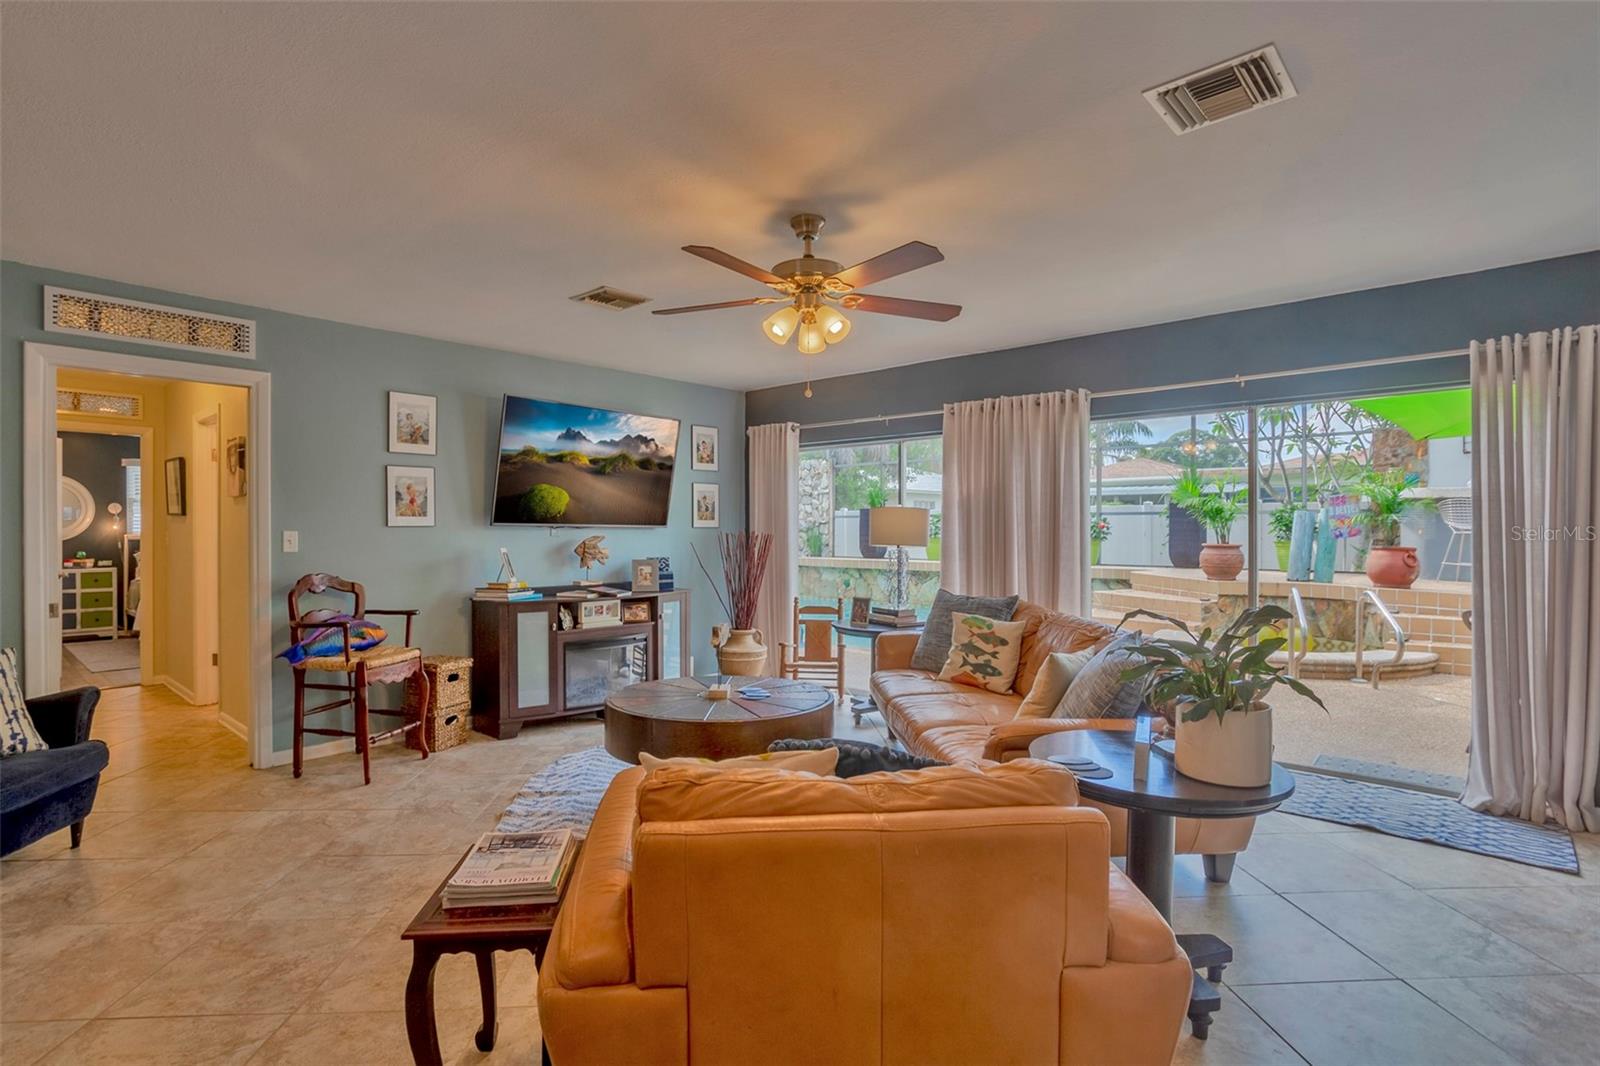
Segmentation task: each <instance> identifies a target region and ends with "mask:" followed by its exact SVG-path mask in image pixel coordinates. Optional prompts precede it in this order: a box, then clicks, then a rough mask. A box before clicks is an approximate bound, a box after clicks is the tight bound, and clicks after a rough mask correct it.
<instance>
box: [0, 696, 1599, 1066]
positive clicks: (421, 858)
mask: <svg viewBox="0 0 1600 1066" xmlns="http://www.w3.org/2000/svg"><path fill="white" fill-rule="evenodd" d="M836 728H837V730H838V732H839V734H840V735H845V736H852V735H853V736H859V737H861V738H863V739H882V730H881V725H880V724H879V721H878V719H877V718H876V716H869V717H868V719H867V721H866V722H865V723H864V724H863V725H862V727H860V728H859V729H857V728H855V727H854V726H853V725H852V724H851V719H850V715H849V714H848V713H847V712H840V714H839V715H838V724H837V727H836ZM95 734H96V735H97V736H99V737H100V738H101V739H103V740H105V741H106V742H107V743H108V744H109V745H110V746H111V765H110V767H109V768H108V769H107V771H106V775H105V778H104V781H103V784H102V785H101V791H100V798H99V801H98V802H97V804H96V812H95V814H94V815H93V816H92V817H91V818H90V820H89V823H88V826H87V830H86V833H85V838H84V844H83V847H82V848H81V849H80V850H78V851H77V852H73V851H71V850H69V849H68V847H67V840H66V834H65V833H64V832H63V833H60V834H57V835H56V836H53V837H51V838H49V839H47V840H43V841H40V842H39V843H38V844H35V845H34V846H32V847H30V848H27V849H25V850H24V851H22V852H18V853H17V854H16V855H13V856H10V857H8V858H7V859H6V861H5V862H4V863H0V1061H3V1062H4V1063H5V1064H6V1066H27V1064H29V1063H35V1062H43V1063H118V1064H124V1063H126V1064H132V1063H163V1064H171V1063H245V1062H249V1063H252V1064H260V1063H308V1064H319V1066H320V1064H326V1063H340V1064H360V1063H375V1064H376V1063H403V1062H407V1061H409V1053H408V1051H407V1047H406V1040H405V1024H404V1017H403V1014H402V995H403V993H402V989H403V985H404V982H405V976H406V971H407V967H408V965H409V950H408V948H407V946H406V945H405V944H404V943H402V942H401V941H400V939H399V933H400V930H401V929H402V928H403V927H404V926H405V924H406V922H407V921H408V920H409V919H410V918H411V916H412V914H413V913H415V911H416V909H417V907H419V906H420V905H421V903H422V901H423V900H424V899H425V898H426V896H427V895H428V893H429V892H430V891H431V890H432V888H433V887H434V885H435V884H436V883H437V882H438V880H439V878H441V877H442V876H443V875H444V873H445V872H446V871H447V870H448V868H449V866H450V864H451V863H452V862H453V861H454V860H455V858H456V857H457V856H459V854H460V853H461V852H462V851H463V850H464V849H465V848H466V847H467V845H468V844H469V843H470V842H471V841H472V840H473V839H474V838H475V837H476V835H477V834H478V833H480V832H482V831H483V830H485V829H487V828H490V827H492V825H493V824H494V821H495V819H496V818H497V816H498V815H499V813H500V811H501V810H502V809H503V808H504V806H505V804H506V802H507V801H508V800H509V799H510V797H511V795H512V794H513V793H514V792H515V791H516V790H517V788H518V787H519V786H520V784H521V783H522V782H523V781H524V780H525V779H526V778H527V777H528V776H529V775H530V774H531V773H533V772H534V771H536V770H537V769H539V768H540V767H542V766H544V765H545V764H547V763H548V762H549V761H550V760H552V759H554V758H555V757H557V756H559V755H561V754H564V753H566V752H570V751H576V750H578V749H581V748H585V747H590V746H592V745H594V744H596V743H598V742H599V739H600V727H599V724H598V723H597V722H595V721H593V720H572V721H567V722H562V723H553V724H550V725H547V726H542V727H537V728H535V727H530V728H528V729H525V730H524V731H523V732H522V734H521V736H519V737H518V738H516V739H515V740H510V741H504V742H496V741H491V740H488V739H486V738H481V737H475V738H474V739H473V741H472V742H471V743H469V744H467V745H465V746H463V747H460V748H456V749H452V750H451V751H447V752H441V753H438V754H437V755H435V756H434V757H433V758H431V759H429V760H427V761H426V762H423V761H420V760H418V759H417V758H416V757H415V755H414V753H412V752H408V751H406V750H405V749H404V748H400V747H397V746H392V745H391V746H385V747H383V748H381V749H380V750H379V751H378V752H377V753H375V756H374V763H375V765H374V768H373V784H372V785H371V786H370V787H366V788H363V787H362V786H361V784H360V766H359V763H358V762H357V761H356V760H355V758H354V757H353V756H338V757H335V758H330V759H322V760H317V761H315V762H312V763H310V764H309V765H308V768H307V773H306V776H305V777H304V778H302V779H301V780H300V781H294V780H293V779H292V778H291V777H290V776H289V773H288V771H287V769H281V770H273V771H253V770H250V769H248V768H247V767H246V765H245V753H244V745H243V743H242V742H241V741H240V740H239V739H238V738H237V737H235V736H234V735H232V734H231V733H228V732H227V731H225V730H224V729H222V728H221V727H220V726H218V725H217V722H216V715H215V711H214V709H210V708H193V707H188V706H186V705H184V704H182V703H179V702H177V701H176V700H174V699H172V698H170V697H164V696H162V695H160V694H159V693H158V691H157V690H155V689H138V688H127V689H118V690H115V691H112V692H108V693H106V694H105V697H104V699H103V700H102V704H101V709H100V712H99V714H98V715H97V716H96V721H95ZM1579 848H1580V853H1581V856H1582V859H1583V861H1584V863H1585V870H1584V876H1583V877H1571V876H1567V875H1562V874H1554V873H1549V872H1545V871H1539V870H1534V869H1532V868H1529V867H1524V866H1517V865H1515V864H1511V863H1504V862H1498V861H1496V860H1491V859H1484V858H1480V857H1476V856H1471V855H1466V854H1464V853H1460V852H1453V851H1448V850H1445V849H1439V848H1434V847H1430V846H1428V845H1423V844H1415V843H1412V842H1409V841H1402V840H1394V839H1391V838H1387V837H1382V836H1378V835H1377V834H1373V833H1367V832H1363V831H1359V830H1347V829H1345V828H1344V827H1341V826H1333V825H1329V824H1326V823H1321V822H1312V821H1307V820H1304V819H1296V818H1291V817H1288V816H1284V815H1271V816H1269V817H1267V818H1266V819H1263V820H1262V823H1261V825H1260V827H1259V829H1258V833H1257V836H1256V838H1255V840H1254V841H1253V842H1252V844H1251V847H1250V850H1249V851H1248V852H1246V853H1245V855H1243V856H1242V857H1241V858H1240V860H1239V869H1238V870H1237V871H1236V873H1235V875H1234V879H1233V881H1232V883H1231V884H1229V885H1226V886H1218V885H1210V884H1208V883H1207V882H1206V881H1205V879H1204V877H1203V876H1201V873H1200V863H1199V860H1198V858H1195V857H1192V856H1191V857H1184V858H1182V859H1180V861H1179V865H1178V870H1177V876H1176V878H1175V894H1176V896H1177V900H1176V903H1175V906H1174V910H1175V915H1174V921H1175V924H1176V925H1177V926H1178V928H1179V929H1180V930H1202V929H1204V930H1210V931H1213V932H1218V933H1221V934H1223V935H1224V936H1226V937H1227V938H1228V939H1230V940H1231V941H1232V942H1233V944H1234V947H1235V950H1236V952H1237V954H1238V961H1237V962H1236V963H1235V964H1234V965H1233V966H1232V967H1230V968H1229V970H1228V973H1227V978H1228V979H1227V982H1226V984H1227V987H1226V988H1225V990H1224V999H1225V1003H1224V1007H1223V1013H1222V1014H1221V1015H1220V1016H1219V1017H1218V1019H1217V1022H1216V1025H1215V1026H1214V1027H1213V1029H1212V1037H1211V1039H1210V1040H1209V1041H1206V1042H1203V1043H1202V1042H1201V1041H1197V1040H1194V1039H1192V1038H1191V1037H1188V1036H1187V1035H1186V1036H1185V1037H1184V1038H1183V1040H1182V1041H1181V1043H1180V1045H1179V1048H1178V1053H1177V1056H1176V1058H1175V1060H1174V1061H1176V1062H1182V1063H1228V1064H1244V1063H1298V1062H1311V1063H1315V1064H1319V1066H1320V1064H1323V1063H1444V1062H1451V1063H1465V1062H1524V1063H1538V1064H1541V1066H1542V1064H1545V1063H1552V1064H1553V1063H1565V1062H1574V1063H1576V1062H1580V1061H1581V1062H1589V1061H1592V1049H1593V1045H1594V1039H1595V1034H1596V1033H1600V1005H1597V1004H1600V996H1596V995H1595V991H1596V989H1597V987H1600V925H1597V923H1596V922H1595V920H1594V918H1595V915H1596V914H1597V913H1600V841H1597V840H1596V838H1593V837H1588V838H1583V839H1581V840H1580V842H1579ZM534 979H535V975H534V972H533V965H532V961H531V959H529V958H528V956H526V955H519V956H514V957H508V958H503V959H502V962H501V965H500V967H499V986H500V989H499V995H500V1002H501V1005H502V1010H501V1024H500V1041H499V1046H498V1047H497V1048H496V1050H495V1051H494V1052H493V1053H492V1054H489V1055H484V1054H481V1053H480V1052H478V1051H477V1050H476V1049H474V1048H473V1046H472V1033H473V1030H474V1029H475V1028H476V1026H477V1024H478V1015H477V990H476V976H475V974H474V972H473V969H472V966H471V963H470V960H468V959H466V958H465V957H462V956H452V957H447V958H446V959H445V960H444V961H443V962H442V963H441V965H440V970H439V973H438V978H437V983H436V987H437V997H438V1001H437V1002H438V1012H439V1031H440V1040H441V1046H442V1048H443V1051H444V1057H445V1061H446V1062H450V1063H480V1062H517V1063H528V1062H531V1061H534V1060H533V1056H534V1054H535V1053H536V1049H537V1047H538V1034H539V1026H538V1017H537V1011H536V1008H535V1003H534V999H535V997H534Z"/></svg>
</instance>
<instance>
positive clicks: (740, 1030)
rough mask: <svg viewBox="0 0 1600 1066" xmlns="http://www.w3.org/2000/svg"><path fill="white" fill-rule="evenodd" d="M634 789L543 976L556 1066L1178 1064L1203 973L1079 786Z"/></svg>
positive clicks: (944, 773) (566, 910) (570, 903)
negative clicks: (1130, 872)
mask: <svg viewBox="0 0 1600 1066" xmlns="http://www.w3.org/2000/svg"><path fill="white" fill-rule="evenodd" d="M642 781H643V771H642V770H637V769H635V770H630V771H627V772H625V773H624V774H622V775H621V776H620V777H618V778H617V780H616V782H615V783H614V784H613V785H612V786H611V789H610V790H609V791H608V792H607V794H606V796H605V799H604V801H603V802H602V803H601V806H600V809H599V812H598V814H597V816H596V819H595V823H594V827H593V830H592V831H591V833H590V836H589V839H588V841H587V843H586V844H585V846H584V850H583V854H582V857H581V859H580V861H579V864H578V868H577V870H576V871H575V873H574V878H573V882H572V884H571V886H570V887H569V889H568V894H567V901H566V903H565V904H564V905H563V907H562V911H561V916H560V918H559V920H558V921H557V923H556V928H555V931H554V934H553V936H552V940H551V944H550V950H549V952H548V953H547V955H546V957H545V962H544V966H543V967H542V969H541V972H540V974H539V1017H540V1021H541V1024H542V1026H543V1029H544V1037H545V1041H546V1043H547V1046H548V1047H549V1050H550V1055H551V1060H552V1061H553V1062H554V1063H555V1064H556V1066H585V1064H595V1066H600V1064H605V1066H612V1064H617V1063H630V1064H634V1063H639V1064H643V1063H651V1064H654V1063H678V1064H690V1063H693V1064H707V1063H718V1064H720V1063H729V1064H740V1066H742V1064H748V1063H756V1062H759V1063H764V1064H765V1063H819V1064H820V1063H829V1064H835V1063H837V1064H852V1063H862V1064H867V1063H871V1064H874V1066H878V1064H884V1063H888V1064H899V1063H904V1064H908V1066H909V1064H916V1066H925V1064H937V1063H951V1064H956V1063H959V1064H963V1066H965V1064H970V1063H975V1062H985V1063H987V1062H1013V1063H1039V1064H1047V1063H1109V1062H1115V1063H1130V1064H1136V1063H1151V1064H1154V1063H1166V1062H1168V1061H1169V1060H1170V1058H1171V1055H1172V1052H1173V1049H1174V1047H1175V1046H1176V1043H1177V1039H1178V1032H1179V1026H1180V1025H1181V1023H1182V1020H1183V1016H1184V1012H1185V1010H1186V1009H1187V1003H1188V996H1189V985H1190V970H1189V966H1188V961H1187V959H1186V958H1185V957H1184V956H1183V954H1182V952H1181V951H1180V950H1179V949H1178V946H1177V942H1176V940H1175V939H1174V937H1173V935H1172V931H1171V930H1170V929H1169V928H1168V927H1167V925H1166V923H1165V922H1163V921H1162V920H1161V917H1160V916H1159V915H1158V914H1157V913H1156V911H1155V910H1154V908H1152V907H1151V906H1150V905H1149V903H1147V902H1146V901H1145V899H1144V897H1143V896H1141V895H1140V894H1139V892H1138V891H1137V889H1135V888H1133V886H1132V885H1131V884H1130V883H1129V882H1128V881H1127V880H1126V878H1124V877H1123V875H1122V874H1121V873H1120V872H1118V871H1117V870H1116V868H1115V867H1113V866H1112V865H1111V863H1110V860H1109V847H1108V829H1107V824H1106V820H1105V818H1104V817H1103V816H1102V815H1101V814H1100V813H1099V812H1098V811H1096V810H1094V809H1092V808H1088V807H1078V806H1075V805H1074V801H1075V800H1076V797H1077V786H1076V783H1075V782H1074V780H1073V779H1072V777H1071V775H1069V774H1066V773H1063V772H1061V771H1060V770H1059V769H1057V768H1055V767H1052V766H1050V765H1048V764H1044V763H1038V762H1034V761H1032V760H1022V761H1018V762H1014V763H1010V764H1007V765H1006V766H997V767H982V768H980V767H955V766H952V767H940V768H937V769H934V770H924V771H918V772H915V773H908V774H872V775H868V776H866V777H858V778H853V779H851V780H848V781H843V780H840V779H838V778H819V777H816V776H815V775H811V774H799V773H793V772H784V771H773V770H766V769H760V770H732V771H716V770H711V769H706V768H701V767H671V768H667V769H661V770H657V771H655V772H654V774H653V775H652V776H651V777H650V779H649V780H648V781H643V784H642V787H641V782H642Z"/></svg>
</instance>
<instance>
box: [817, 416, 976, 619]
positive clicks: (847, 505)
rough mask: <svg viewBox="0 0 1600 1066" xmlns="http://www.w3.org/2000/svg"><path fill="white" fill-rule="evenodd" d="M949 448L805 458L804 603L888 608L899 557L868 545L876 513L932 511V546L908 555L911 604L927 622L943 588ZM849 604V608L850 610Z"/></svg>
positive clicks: (906, 444)
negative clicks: (862, 600)
mask: <svg viewBox="0 0 1600 1066" xmlns="http://www.w3.org/2000/svg"><path fill="white" fill-rule="evenodd" d="M943 478H944V441H943V439H942V438H939V437H916V438H910V439H906V440H897V441H887V442H883V443H877V444H856V445H845V446H837V447H828V448H802V449H801V450H800V514H799V520H800V590H799V592H800V598H801V600H802V601H803V602H805V603H812V604H821V603H831V602H833V601H834V600H837V599H840V598H843V599H845V600H846V601H848V600H849V599H850V598H851V597H854V596H866V597H870V598H871V599H872V600H874V601H875V602H879V603H887V602H888V600H889V598H890V584H891V581H892V579H893V576H894V559H893V556H892V555H891V554H890V553H891V551H892V549H888V548H878V547H874V546H872V545H871V544H869V543H867V537H866V532H867V512H868V511H870V510H871V509H872V508H874V507H885V506H902V507H923V508H926V509H927V510H928V511H929V519H928V546H927V547H926V548H908V549H907V552H908V553H909V555H910V559H911V604H912V606H913V607H915V608H917V609H918V611H919V613H922V614H926V612H927V609H928V607H929V606H931V605H932V603H933V594H934V592H936V591H937V590H938V587H939V545H940V534H941V526H942V522H941V520H942V518H943V511H944V508H943V506H942V503H941V501H942V499H943ZM849 606H850V605H849V603H848V602H847V603H846V604H845V608H846V609H847V610H848V609H849Z"/></svg>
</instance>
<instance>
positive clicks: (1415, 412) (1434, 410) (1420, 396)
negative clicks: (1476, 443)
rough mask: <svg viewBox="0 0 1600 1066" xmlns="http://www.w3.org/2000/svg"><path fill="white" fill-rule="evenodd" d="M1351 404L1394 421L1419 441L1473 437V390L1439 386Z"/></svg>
mask: <svg viewBox="0 0 1600 1066" xmlns="http://www.w3.org/2000/svg"><path fill="white" fill-rule="evenodd" d="M1351 406H1353V407H1359V408H1361V410H1363V411H1366V412H1367V413H1368V414H1373V415H1377V416H1378V417H1379V418H1382V419H1384V420H1385V421H1388V422H1393V423H1394V424H1395V425H1397V426H1399V427H1400V428H1401V429H1403V430H1405V431H1406V432H1407V433H1409V434H1411V435H1412V436H1413V437H1415V438H1417V440H1431V439H1433V438H1437V437H1470V436H1472V390H1471V389H1470V388H1467V389H1440V390H1439V391H1437V392H1406V393H1401V394H1400V395H1398V396H1375V397H1373V398H1371V399H1368V400H1352V401H1351Z"/></svg>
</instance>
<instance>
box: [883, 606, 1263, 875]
mask: <svg viewBox="0 0 1600 1066" xmlns="http://www.w3.org/2000/svg"><path fill="white" fill-rule="evenodd" d="M1012 619H1013V620H1023V621H1026V622H1028V627H1027V629H1025V630H1024V631H1023V637H1022V656H1021V664H1020V666H1019V668H1018V670H1017V680H1016V684H1015V688H1014V689H1013V690H1012V691H1011V692H1006V693H996V692H988V691H986V690H984V689H979V688H974V687H972V686H970V685H958V684H955V683H954V682H951V681H940V680H939V679H938V677H937V676H936V675H934V674H931V673H929V672H927V671H925V670H915V669H912V667H911V656H912V653H913V652H914V651H915V650H916V647H917V639H918V638H917V634H915V633H885V634H883V635H881V636H880V637H878V640H877V664H878V669H877V670H876V671H875V672H874V673H873V675H872V695H873V698H874V699H875V700H876V701H877V704H878V707H879V708H880V709H881V710H882V711H883V718H884V721H885V722H886V723H887V724H888V727H889V731H890V733H892V734H893V735H894V737H895V738H896V739H898V740H899V741H900V743H901V744H903V745H905V747H906V749H907V750H908V751H911V752H913V753H914V754H917V755H922V756H925V757H926V758H930V759H940V760H942V761H944V762H951V763H972V762H976V761H978V760H981V759H992V760H995V761H997V762H1005V761H1007V760H1010V759H1019V758H1023V757H1024V756H1026V755H1027V754H1028V745H1029V744H1031V743H1033V741H1034V740H1036V739H1037V738H1039V737H1041V736H1044V735H1045V734H1046V733H1054V732H1061V731H1065V730H1072V729H1131V728H1132V727H1133V723H1132V722H1131V721H1128V720H1126V719H1121V720H1118V719H1109V720H1107V719H1063V718H1020V719H1019V718H1017V716H1016V714H1017V706H1018V704H1020V703H1021V702H1022V700H1023V697H1025V696H1026V695H1027V694H1028V690H1029V689H1030V688H1031V686H1032V684H1033V680H1034V677H1035V675H1037V674H1038V672H1039V667H1040V665H1041V664H1042V663H1043V662H1044V660H1045V657H1046V656H1048V655H1049V654H1050V653H1051V652H1065V651H1078V650H1080V649H1083V648H1089V647H1093V646H1094V645H1096V644H1098V643H1100V642H1101V641H1104V640H1106V639H1108V638H1109V637H1110V636H1111V635H1112V633H1114V632H1115V630H1113V629H1112V628H1111V627H1110V626H1106V625H1102V624H1101V623H1099V622H1094V621H1090V620H1088V619H1084V618H1077V617H1074V616H1072V615H1067V614H1061V613H1059V612H1056V611H1051V610H1048V609H1046V608H1044V607H1040V606H1039V605H1038V604H1033V603H1028V602H1027V601H1026V600H1024V601H1022V602H1020V603H1018V604H1017V610H1016V613H1015V614H1014V615H1012ZM1085 802H1086V803H1090V804H1093V801H1092V800H1086V801H1085ZM1096 806H1098V805H1096ZM1100 809H1101V810H1102V811H1104V812H1105V815H1106V818H1107V819H1108V820H1109V821H1110V823H1111V853H1112V854H1113V855H1123V854H1126V852H1127V839H1128V828H1127V813H1126V812H1125V811H1123V810H1121V809H1120V808H1117V807H1103V806H1102V807H1100ZM1254 828H1255V819H1254V818H1179V819H1177V822H1176V825H1175V827H1174V832H1173V835H1174V847H1175V849H1176V850H1177V852H1178V853H1179V854H1182V855H1194V854H1199V855H1203V856H1204V857H1205V871H1206V876H1207V877H1209V878H1210V879H1211V880H1213V881H1227V880H1228V878H1229V877H1230V876H1232V874H1233V861H1234V857H1235V856H1236V855H1237V854H1238V853H1239V852H1241V851H1243V850H1244V849H1245V847H1246V845H1248V844H1249V843H1250V834H1251V832H1252V830H1253V829H1254Z"/></svg>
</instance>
